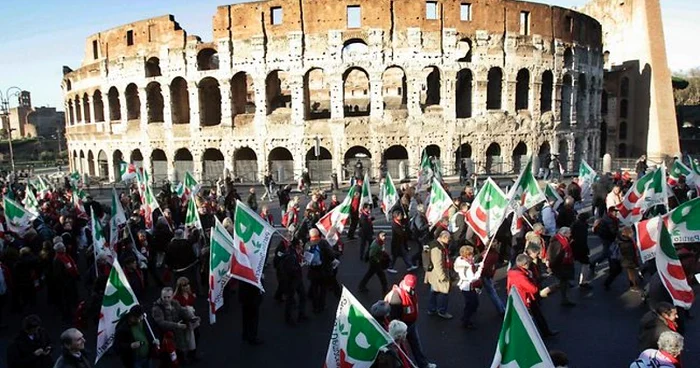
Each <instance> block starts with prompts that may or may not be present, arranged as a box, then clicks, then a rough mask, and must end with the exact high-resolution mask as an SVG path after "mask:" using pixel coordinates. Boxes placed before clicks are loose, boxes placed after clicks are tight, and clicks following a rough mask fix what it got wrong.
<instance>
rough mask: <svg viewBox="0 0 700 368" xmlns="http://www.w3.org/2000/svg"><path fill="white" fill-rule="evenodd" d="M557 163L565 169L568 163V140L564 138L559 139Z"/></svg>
mask: <svg viewBox="0 0 700 368" xmlns="http://www.w3.org/2000/svg"><path fill="white" fill-rule="evenodd" d="M559 163H561V167H563V168H564V171H566V168H567V167H568V164H569V141H568V140H566V139H561V140H559ZM562 174H563V173H562Z"/></svg>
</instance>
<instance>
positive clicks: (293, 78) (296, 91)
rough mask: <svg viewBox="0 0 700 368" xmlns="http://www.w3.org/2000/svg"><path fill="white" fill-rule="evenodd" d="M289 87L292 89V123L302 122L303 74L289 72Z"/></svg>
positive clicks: (298, 123) (301, 123) (299, 123)
mask: <svg viewBox="0 0 700 368" xmlns="http://www.w3.org/2000/svg"><path fill="white" fill-rule="evenodd" d="M289 79H290V82H289V89H290V90H291V91H292V116H291V121H292V124H295V125H303V124H304V104H305V103H306V101H304V75H301V74H291V73H290V74H289Z"/></svg>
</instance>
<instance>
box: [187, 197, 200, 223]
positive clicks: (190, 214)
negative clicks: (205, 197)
mask: <svg viewBox="0 0 700 368" xmlns="http://www.w3.org/2000/svg"><path fill="white" fill-rule="evenodd" d="M185 228H187V229H191V228H196V229H199V230H202V221H200V219H199V211H198V210H197V203H196V202H195V200H194V196H191V197H190V199H189V200H188V201H187V215H186V216H185Z"/></svg>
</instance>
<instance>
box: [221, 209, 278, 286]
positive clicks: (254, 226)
mask: <svg viewBox="0 0 700 368" xmlns="http://www.w3.org/2000/svg"><path fill="white" fill-rule="evenodd" d="M233 218H234V223H233V256H232V258H231V276H232V277H233V278H235V279H238V280H241V281H244V282H247V283H249V284H251V285H255V286H257V287H258V288H260V290H262V291H265V289H263V286H262V283H261V282H260V277H261V276H262V272H263V266H265V260H266V259H267V248H268V247H269V246H270V240H271V239H272V234H273V233H274V232H275V229H274V228H273V227H272V226H270V224H269V223H268V222H267V221H265V220H263V219H262V218H261V217H260V216H258V214H257V213H255V212H253V210H251V209H250V208H248V206H246V205H245V204H243V202H241V201H238V203H237V204H236V213H235V214H234V217H233Z"/></svg>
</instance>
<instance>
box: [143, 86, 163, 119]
mask: <svg viewBox="0 0 700 368" xmlns="http://www.w3.org/2000/svg"><path fill="white" fill-rule="evenodd" d="M163 104H164V102H163V93H162V92H161V90H160V83H158V82H151V83H149V84H148V85H147V86H146V108H147V110H148V122H149V123H162V122H163V121H164V119H163Z"/></svg>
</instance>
